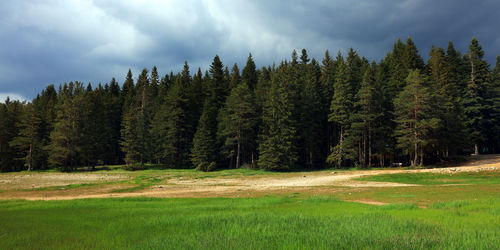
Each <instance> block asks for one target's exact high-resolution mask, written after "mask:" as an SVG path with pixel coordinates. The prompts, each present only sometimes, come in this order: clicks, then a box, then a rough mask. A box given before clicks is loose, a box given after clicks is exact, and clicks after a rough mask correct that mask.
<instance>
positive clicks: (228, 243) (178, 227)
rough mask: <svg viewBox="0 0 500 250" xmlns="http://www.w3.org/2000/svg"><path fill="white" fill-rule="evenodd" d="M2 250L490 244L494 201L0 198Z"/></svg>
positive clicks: (497, 234) (497, 204)
mask: <svg viewBox="0 0 500 250" xmlns="http://www.w3.org/2000/svg"><path fill="white" fill-rule="evenodd" d="M0 211H1V212H0V221H2V227H1V228H0V239H1V240H0V248H1V249H20V248H23V249H55V248H65V249H84V248H86V249H88V248H108V249H109V248H113V249H121V248H141V249H144V248H161V249H165V248H185V249H220V248H224V249H256V248H257V249H262V248H271V249H275V248H278V249H304V248H307V249H325V248H329V249H332V248H333V249H337V248H399V249H407V248H435V249H456V248H461V249H494V248H498V246H500V200H489V201H474V202H459V201H454V202H445V203H435V204H433V205H432V206H431V207H430V208H427V209H421V208H418V207H417V206H415V205H413V204H393V205H386V206H379V207H376V206H372V205H365V204H358V203H351V202H343V201H340V200H338V199H336V198H328V197H308V198H297V197H292V196H290V197H262V198H244V199H234V198H206V199H184V198H181V199H154V198H119V199H82V200H71V201H1V202H0Z"/></svg>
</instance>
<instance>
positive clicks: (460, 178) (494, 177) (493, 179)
mask: <svg viewBox="0 0 500 250" xmlns="http://www.w3.org/2000/svg"><path fill="white" fill-rule="evenodd" d="M356 180H360V181H379V182H398V183H407V184H419V185H443V184H500V172H498V171H496V172H478V173H474V172H467V173H460V172H459V173H453V174H441V173H402V174H384V175H374V176H367V177H362V178H358V179H356Z"/></svg>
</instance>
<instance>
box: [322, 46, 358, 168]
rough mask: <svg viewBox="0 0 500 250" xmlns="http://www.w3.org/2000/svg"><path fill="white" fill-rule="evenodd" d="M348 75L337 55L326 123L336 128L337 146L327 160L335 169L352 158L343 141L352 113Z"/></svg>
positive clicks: (342, 59) (343, 63) (341, 59)
mask: <svg viewBox="0 0 500 250" xmlns="http://www.w3.org/2000/svg"><path fill="white" fill-rule="evenodd" d="M350 82H351V79H350V74H349V72H348V69H347V65H346V64H345V61H344V58H343V57H342V55H341V54H340V52H339V53H338V55H337V73H336V77H335V83H334V94H333V97H332V102H331V105H330V114H329V115H328V121H329V122H334V123H335V124H336V125H337V128H338V130H339V131H338V144H337V145H334V147H332V149H331V152H330V155H329V156H328V158H327V162H328V163H329V164H333V165H335V166H337V167H340V166H342V163H343V162H344V160H346V159H347V158H352V155H353V152H349V149H348V148H347V147H346V145H345V139H346V137H348V136H349V135H348V131H349V125H350V120H349V119H350V114H351V111H352V105H353V100H352V99H353V97H352V96H351V87H350V86H349V84H350Z"/></svg>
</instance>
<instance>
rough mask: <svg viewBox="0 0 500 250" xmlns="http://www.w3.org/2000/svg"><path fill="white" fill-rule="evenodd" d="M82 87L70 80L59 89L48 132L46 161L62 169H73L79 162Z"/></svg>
mask: <svg viewBox="0 0 500 250" xmlns="http://www.w3.org/2000/svg"><path fill="white" fill-rule="evenodd" d="M83 94H84V89H83V86H82V84H81V83H79V82H75V83H73V82H70V83H69V84H68V85H66V84H65V85H64V87H63V88H62V89H61V91H59V96H60V100H59V101H58V105H57V107H56V110H57V118H56V120H55V123H54V130H53V131H52V132H51V133H50V139H51V144H50V145H48V148H47V150H49V152H50V153H49V158H48V162H49V164H50V165H51V166H53V167H58V168H60V169H61V170H63V171H71V170H75V169H76V167H77V166H78V165H79V163H80V154H81V146H82V145H81V139H82V137H81V118H82V107H83V105H82V104H83Z"/></svg>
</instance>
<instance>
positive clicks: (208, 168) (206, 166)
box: [196, 162, 217, 172]
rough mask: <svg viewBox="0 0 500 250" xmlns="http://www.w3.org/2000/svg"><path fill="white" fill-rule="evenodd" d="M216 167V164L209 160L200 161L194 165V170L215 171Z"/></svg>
mask: <svg viewBox="0 0 500 250" xmlns="http://www.w3.org/2000/svg"><path fill="white" fill-rule="evenodd" d="M216 169H217V164H215V162H211V163H210V164H207V163H204V162H202V163H200V164H198V166H197V167H196V170H198V171H203V172H210V171H215V170H216Z"/></svg>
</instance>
